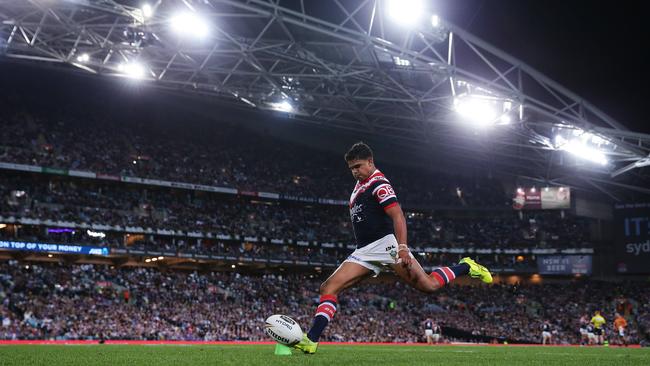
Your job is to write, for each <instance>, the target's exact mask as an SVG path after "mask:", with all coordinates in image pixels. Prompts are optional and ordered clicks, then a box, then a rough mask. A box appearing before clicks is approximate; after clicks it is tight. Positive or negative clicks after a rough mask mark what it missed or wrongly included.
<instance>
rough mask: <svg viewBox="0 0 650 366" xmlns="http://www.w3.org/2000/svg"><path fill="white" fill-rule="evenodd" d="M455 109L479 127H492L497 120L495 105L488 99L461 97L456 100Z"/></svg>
mask: <svg viewBox="0 0 650 366" xmlns="http://www.w3.org/2000/svg"><path fill="white" fill-rule="evenodd" d="M454 108H455V109H456V112H458V114H460V115H461V116H463V117H465V118H466V119H467V120H468V121H469V122H472V123H474V124H477V125H482V126H487V125H490V124H492V123H493V122H494V121H495V120H496V118H497V111H496V109H495V106H494V103H493V101H492V100H490V99H488V98H482V97H479V96H464V97H459V98H456V99H454Z"/></svg>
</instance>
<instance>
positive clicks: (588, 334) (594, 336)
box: [587, 333, 596, 339]
mask: <svg viewBox="0 0 650 366" xmlns="http://www.w3.org/2000/svg"><path fill="white" fill-rule="evenodd" d="M587 337H589V339H596V335H595V334H593V333H587Z"/></svg>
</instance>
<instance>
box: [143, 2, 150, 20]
mask: <svg viewBox="0 0 650 366" xmlns="http://www.w3.org/2000/svg"><path fill="white" fill-rule="evenodd" d="M141 10H142V15H143V16H144V17H145V18H149V17H151V16H152V15H153V8H152V7H151V5H149V4H144V5H142V8H141Z"/></svg>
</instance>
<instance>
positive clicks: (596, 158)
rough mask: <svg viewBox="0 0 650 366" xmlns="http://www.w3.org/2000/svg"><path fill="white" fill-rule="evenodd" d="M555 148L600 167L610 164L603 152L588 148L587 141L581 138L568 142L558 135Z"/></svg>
mask: <svg viewBox="0 0 650 366" xmlns="http://www.w3.org/2000/svg"><path fill="white" fill-rule="evenodd" d="M555 148H556V149H559V150H564V151H566V152H568V153H570V154H573V155H575V156H577V157H579V158H581V159H585V160H588V161H592V162H594V163H598V164H600V165H607V162H608V161H607V157H606V156H605V154H604V153H603V152H602V151H600V150H598V149H596V148H593V147H589V146H587V144H586V143H585V141H582V140H581V139H579V138H573V139H571V140H567V139H565V138H564V137H562V136H561V135H557V136H555Z"/></svg>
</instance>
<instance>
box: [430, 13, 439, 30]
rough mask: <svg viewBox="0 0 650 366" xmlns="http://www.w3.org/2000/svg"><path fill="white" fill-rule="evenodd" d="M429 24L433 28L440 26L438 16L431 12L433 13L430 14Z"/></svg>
mask: <svg viewBox="0 0 650 366" xmlns="http://www.w3.org/2000/svg"><path fill="white" fill-rule="evenodd" d="M431 25H432V26H433V27H434V28H438V27H439V26H440V17H439V16H438V15H436V14H433V15H432V16H431Z"/></svg>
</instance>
